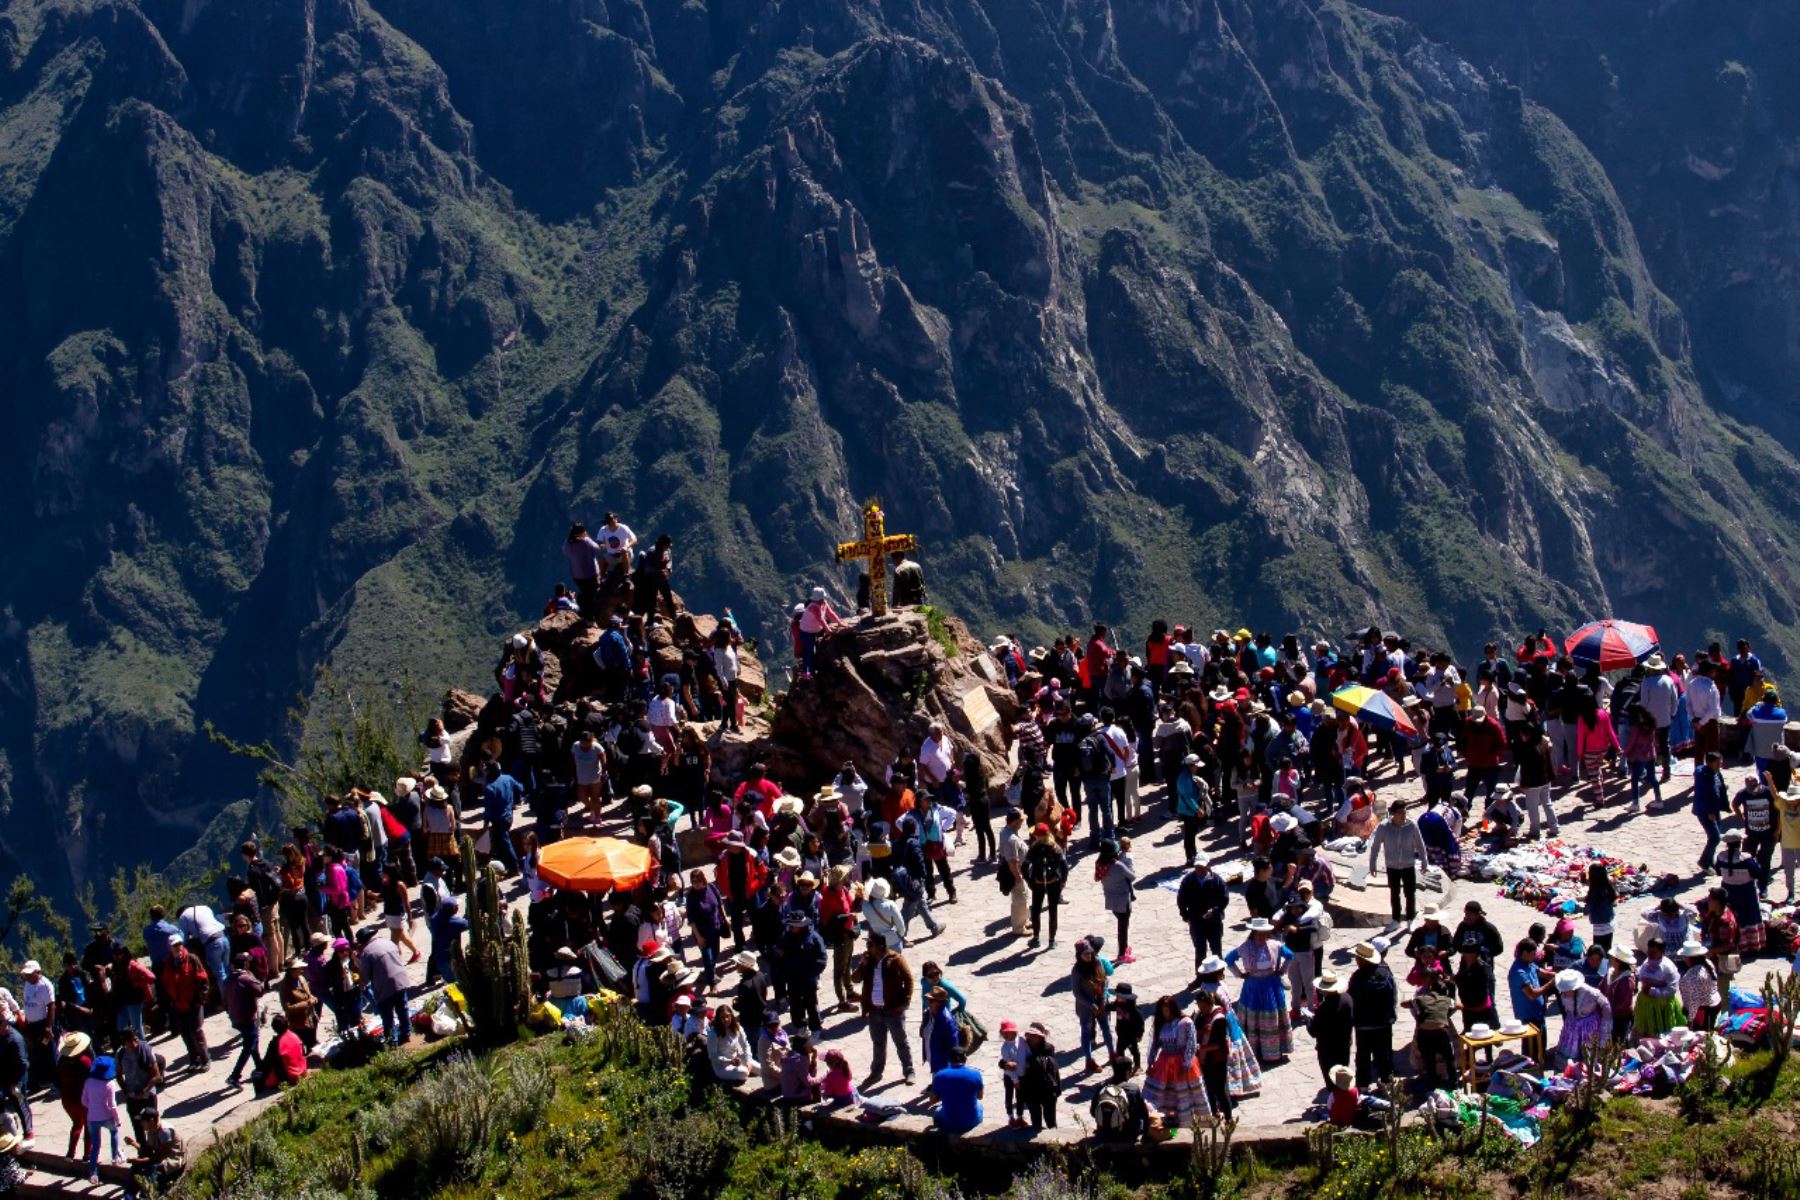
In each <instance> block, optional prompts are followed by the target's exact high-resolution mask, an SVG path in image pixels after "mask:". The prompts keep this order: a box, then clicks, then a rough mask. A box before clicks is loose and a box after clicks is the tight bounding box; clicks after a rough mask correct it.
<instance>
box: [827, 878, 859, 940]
mask: <svg viewBox="0 0 1800 1200" xmlns="http://www.w3.org/2000/svg"><path fill="white" fill-rule="evenodd" d="M856 908H857V902H856V897H855V896H854V895H852V894H851V892H850V889H849V888H848V887H845V886H843V885H841V884H840V885H839V886H837V887H826V888H825V890H824V891H823V892H822V893H821V894H820V896H819V926H820V928H821V929H824V930H828V929H830V928H831V919H832V918H833V917H837V916H842V915H843V914H845V913H854V912H855V911H856Z"/></svg>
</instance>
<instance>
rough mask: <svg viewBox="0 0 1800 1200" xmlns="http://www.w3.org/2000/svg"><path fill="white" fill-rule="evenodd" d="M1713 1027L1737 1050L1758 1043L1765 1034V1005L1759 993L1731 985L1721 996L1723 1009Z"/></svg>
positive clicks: (1767, 1027) (1766, 1021)
mask: <svg viewBox="0 0 1800 1200" xmlns="http://www.w3.org/2000/svg"><path fill="white" fill-rule="evenodd" d="M1713 1030H1714V1032H1716V1033H1717V1034H1718V1035H1719V1036H1720V1037H1722V1038H1724V1039H1725V1040H1726V1041H1728V1042H1730V1043H1731V1044H1732V1045H1733V1046H1736V1047H1738V1048H1739V1049H1743V1050H1751V1049H1755V1048H1756V1047H1758V1046H1760V1045H1762V1044H1763V1042H1764V1041H1766V1040H1767V1039H1768V1035H1769V1007H1768V1005H1767V1004H1766V1003H1764V1001H1763V998H1762V995H1761V993H1759V992H1752V991H1747V990H1745V989H1744V988H1732V989H1731V994H1730V995H1729V996H1727V997H1726V999H1725V1011H1724V1012H1723V1013H1721V1014H1719V1020H1718V1023H1717V1024H1716V1025H1714V1026H1713Z"/></svg>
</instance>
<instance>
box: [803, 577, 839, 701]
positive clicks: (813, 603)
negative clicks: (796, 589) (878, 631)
mask: <svg viewBox="0 0 1800 1200" xmlns="http://www.w3.org/2000/svg"><path fill="white" fill-rule="evenodd" d="M843 627H844V622H843V621H842V620H840V619H839V617H838V615H837V612H836V610H835V609H833V608H832V607H831V601H829V600H827V599H826V598H825V589H824V588H822V587H816V588H814V589H813V590H812V598H811V599H810V600H808V601H807V603H806V607H805V608H803V609H801V610H800V678H802V679H811V678H812V674H813V661H814V659H815V658H816V656H817V653H818V648H819V639H820V638H822V637H824V636H825V635H826V634H828V633H835V632H836V631H837V630H840V629H842V628H843Z"/></svg>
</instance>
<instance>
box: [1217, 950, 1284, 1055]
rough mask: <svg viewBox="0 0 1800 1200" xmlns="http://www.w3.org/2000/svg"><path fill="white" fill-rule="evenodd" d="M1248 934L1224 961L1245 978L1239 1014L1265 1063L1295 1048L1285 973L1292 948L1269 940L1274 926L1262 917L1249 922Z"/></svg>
mask: <svg viewBox="0 0 1800 1200" xmlns="http://www.w3.org/2000/svg"><path fill="white" fill-rule="evenodd" d="M1249 928H1250V936H1249V937H1248V938H1246V939H1245V941H1244V943H1243V944H1242V945H1240V946H1238V947H1237V948H1236V949H1234V950H1233V951H1232V952H1231V953H1230V954H1227V955H1226V956H1225V964H1226V965H1227V966H1229V967H1230V968H1231V969H1232V970H1233V971H1235V972H1237V974H1238V977H1239V978H1241V979H1242V980H1243V981H1244V987H1243V990H1242V991H1241V992H1240V993H1239V995H1238V1018H1239V1020H1241V1021H1242V1022H1243V1025H1244V1033H1245V1035H1246V1036H1248V1037H1249V1039H1250V1045H1251V1047H1252V1048H1253V1049H1254V1050H1255V1051H1256V1056H1257V1058H1259V1059H1261V1060H1262V1062H1263V1063H1264V1064H1265V1065H1267V1064H1269V1063H1275V1062H1279V1061H1281V1060H1282V1059H1284V1058H1286V1057H1287V1056H1288V1055H1290V1054H1292V1053H1293V1052H1294V1025H1293V1021H1292V1020H1291V1018H1290V1017H1289V1016H1288V1003H1287V984H1286V982H1285V979H1284V973H1285V972H1286V970H1287V963H1288V959H1289V958H1291V957H1293V953H1294V952H1293V951H1292V950H1289V949H1288V948H1287V947H1286V946H1283V945H1281V944H1280V943H1279V942H1272V941H1270V940H1269V935H1270V934H1271V933H1273V932H1274V929H1275V927H1274V926H1273V925H1271V924H1270V923H1269V922H1268V921H1267V920H1266V919H1265V918H1262V917H1257V918H1255V919H1254V920H1252V921H1251V922H1250V926H1249Z"/></svg>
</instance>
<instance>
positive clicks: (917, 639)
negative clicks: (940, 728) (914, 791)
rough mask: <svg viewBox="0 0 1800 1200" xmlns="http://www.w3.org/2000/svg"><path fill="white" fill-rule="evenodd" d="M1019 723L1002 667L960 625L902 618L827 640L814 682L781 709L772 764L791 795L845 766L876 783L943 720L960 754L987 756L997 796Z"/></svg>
mask: <svg viewBox="0 0 1800 1200" xmlns="http://www.w3.org/2000/svg"><path fill="white" fill-rule="evenodd" d="M1018 720H1019V703H1018V699H1017V698H1016V697H1015V696H1014V695H1013V694H1012V692H1011V691H1010V690H1009V689H1008V688H1007V686H1006V675H1005V673H1004V672H1003V671H1002V670H1001V668H1000V664H999V663H998V662H996V661H995V660H994V658H993V656H992V655H990V654H989V653H988V651H987V648H986V647H984V646H983V645H982V644H981V643H980V642H979V641H977V640H976V639H975V638H973V637H972V636H970V634H969V631H968V630H967V629H966V628H965V627H964V626H963V624H962V622H960V621H958V620H956V619H955V618H954V617H945V616H942V615H941V614H938V613H935V612H932V613H927V612H924V611H920V610H914V609H902V610H898V611H896V612H891V613H889V614H888V615H887V616H885V617H882V618H879V619H876V618H865V619H864V620H862V621H860V622H853V623H852V624H851V625H850V627H849V628H848V629H845V630H844V631H843V632H841V633H834V634H832V635H830V636H829V637H827V638H825V639H824V641H823V642H822V643H821V644H820V649H819V656H818V663H817V669H816V670H815V672H814V674H813V677H812V678H811V679H802V680H797V681H796V682H795V683H794V685H793V687H792V688H790V689H789V690H788V692H787V694H786V695H785V696H783V697H781V698H780V700H779V702H778V703H777V705H776V708H775V716H774V720H773V722H772V724H771V728H770V734H769V746H768V750H767V756H768V759H769V761H770V763H771V765H772V766H773V768H774V769H775V771H776V773H777V774H778V775H780V776H781V777H783V778H784V780H785V781H786V782H788V783H789V784H791V785H793V786H811V785H815V784H817V783H820V782H823V781H824V780H826V779H829V778H830V777H831V776H832V775H833V774H835V773H836V772H837V770H838V769H839V768H840V767H841V766H842V765H843V764H844V763H845V762H852V763H855V764H856V768H857V770H858V771H860V772H861V773H862V775H863V776H864V777H865V778H867V779H871V780H876V781H878V780H880V779H881V777H882V772H883V771H884V770H885V769H886V767H887V765H888V764H889V763H891V762H893V761H894V759H895V758H896V757H897V756H898V755H899V753H900V750H901V748H902V747H903V746H904V747H907V748H910V749H914V750H916V749H917V748H918V746H919V743H920V742H922V741H924V739H925V736H926V731H927V730H928V728H929V727H930V725H931V723H932V722H933V721H939V722H941V723H942V724H943V725H944V727H945V729H946V730H948V731H949V733H950V734H952V735H953V737H954V739H955V741H956V744H957V745H958V746H959V747H961V748H962V749H964V750H973V751H975V752H976V753H978V754H980V755H981V761H982V766H983V768H984V769H985V771H986V773H987V777H988V780H989V781H990V785H991V786H992V787H993V788H994V789H995V790H996V792H997V791H998V790H1000V789H1001V788H1003V787H1004V785H1005V783H1006V781H1007V778H1008V777H1009V776H1010V774H1011V766H1010V759H1009V753H1010V749H1011V745H1012V727H1013V726H1014V725H1015V724H1016V723H1017V722H1018Z"/></svg>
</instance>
